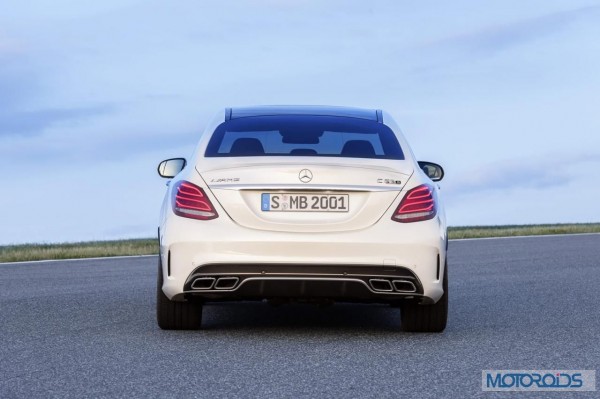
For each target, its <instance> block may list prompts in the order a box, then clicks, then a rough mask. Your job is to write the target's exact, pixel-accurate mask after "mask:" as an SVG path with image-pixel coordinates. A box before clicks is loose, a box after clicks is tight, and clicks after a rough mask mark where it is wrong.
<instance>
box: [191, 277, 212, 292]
mask: <svg viewBox="0 0 600 399" xmlns="http://www.w3.org/2000/svg"><path fill="white" fill-rule="evenodd" d="M214 284H215V278H214V277H198V278H197V279H195V280H194V281H193V282H192V289H194V290H210V289H211V288H212V287H213V285H214Z"/></svg>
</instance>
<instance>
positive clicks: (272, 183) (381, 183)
mask: <svg viewBox="0 0 600 399" xmlns="http://www.w3.org/2000/svg"><path fill="white" fill-rule="evenodd" d="M196 170H197V171H198V173H199V174H200V176H201V177H202V179H203V180H204V181H205V183H206V184H207V186H208V188H209V190H210V191H211V192H212V194H213V195H214V196H215V198H216V199H217V201H218V202H219V204H220V205H221V207H222V208H223V209H224V210H225V212H227V214H228V215H229V216H230V217H231V219H233V220H234V221H235V222H236V223H238V224H239V225H241V226H244V227H249V228H253V229H259V230H270V231H284V232H333V231H350V230H358V229H362V228H365V227H368V226H371V225H372V224H374V223H375V222H377V221H378V220H379V219H380V218H381V217H382V215H383V214H384V213H385V211H386V210H387V209H388V208H389V207H390V206H391V205H392V203H393V202H394V200H395V199H396V197H397V196H398V194H399V193H400V191H401V190H402V187H404V185H405V184H406V182H407V181H408V179H409V178H410V176H411V175H412V173H413V166H412V163H411V162H409V161H403V160H374V159H357V158H340V159H331V160H329V159H328V160H326V161H325V160H323V158H320V159H318V160H313V161H312V162H311V160H309V159H307V158H306V157H303V158H302V159H296V160H293V159H290V158H287V159H285V160H283V159H281V158H279V159H277V158H273V157H269V159H265V158H262V160H260V159H253V160H252V161H251V162H248V160H247V159H245V160H243V161H240V160H239V159H236V158H226V159H219V160H216V159H211V162H210V168H207V167H206V165H196Z"/></svg>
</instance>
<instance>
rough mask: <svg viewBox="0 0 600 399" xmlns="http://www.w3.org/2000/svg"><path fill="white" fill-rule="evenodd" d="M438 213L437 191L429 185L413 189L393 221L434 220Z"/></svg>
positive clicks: (397, 210)
mask: <svg viewBox="0 0 600 399" xmlns="http://www.w3.org/2000/svg"><path fill="white" fill-rule="evenodd" d="M436 212H437V204H436V194H435V190H434V188H433V187H432V186H430V185H429V184H422V185H420V186H417V187H415V188H413V189H411V190H410V191H409V192H408V193H406V195H405V196H404V198H402V201H400V205H398V208H396V212H394V216H392V220H395V221H396V222H402V223H410V222H418V221H421V220H428V219H433V217H434V216H435V214H436Z"/></svg>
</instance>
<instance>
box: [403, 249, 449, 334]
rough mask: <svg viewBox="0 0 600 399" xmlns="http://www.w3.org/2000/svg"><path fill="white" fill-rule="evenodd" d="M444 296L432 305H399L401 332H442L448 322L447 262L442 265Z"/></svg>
mask: <svg viewBox="0 0 600 399" xmlns="http://www.w3.org/2000/svg"><path fill="white" fill-rule="evenodd" d="M443 287H444V295H442V297H441V298H440V300H439V301H437V303H435V304H434V305H419V304H416V303H405V304H402V305H401V310H400V317H401V321H402V331H406V332H442V331H444V329H445V328H446V322H447V320H448V261H446V262H445V265H444V282H443Z"/></svg>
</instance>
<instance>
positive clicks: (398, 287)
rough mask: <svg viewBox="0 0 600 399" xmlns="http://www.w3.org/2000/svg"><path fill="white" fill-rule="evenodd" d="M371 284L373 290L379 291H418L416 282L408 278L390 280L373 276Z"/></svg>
mask: <svg viewBox="0 0 600 399" xmlns="http://www.w3.org/2000/svg"><path fill="white" fill-rule="evenodd" d="M369 284H371V288H373V291H377V292H392V291H396V292H403V293H404V292H406V293H413V292H417V287H416V286H415V284H414V283H413V282H412V281H408V280H393V281H391V282H390V280H384V279H377V278H372V279H370V280H369Z"/></svg>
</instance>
